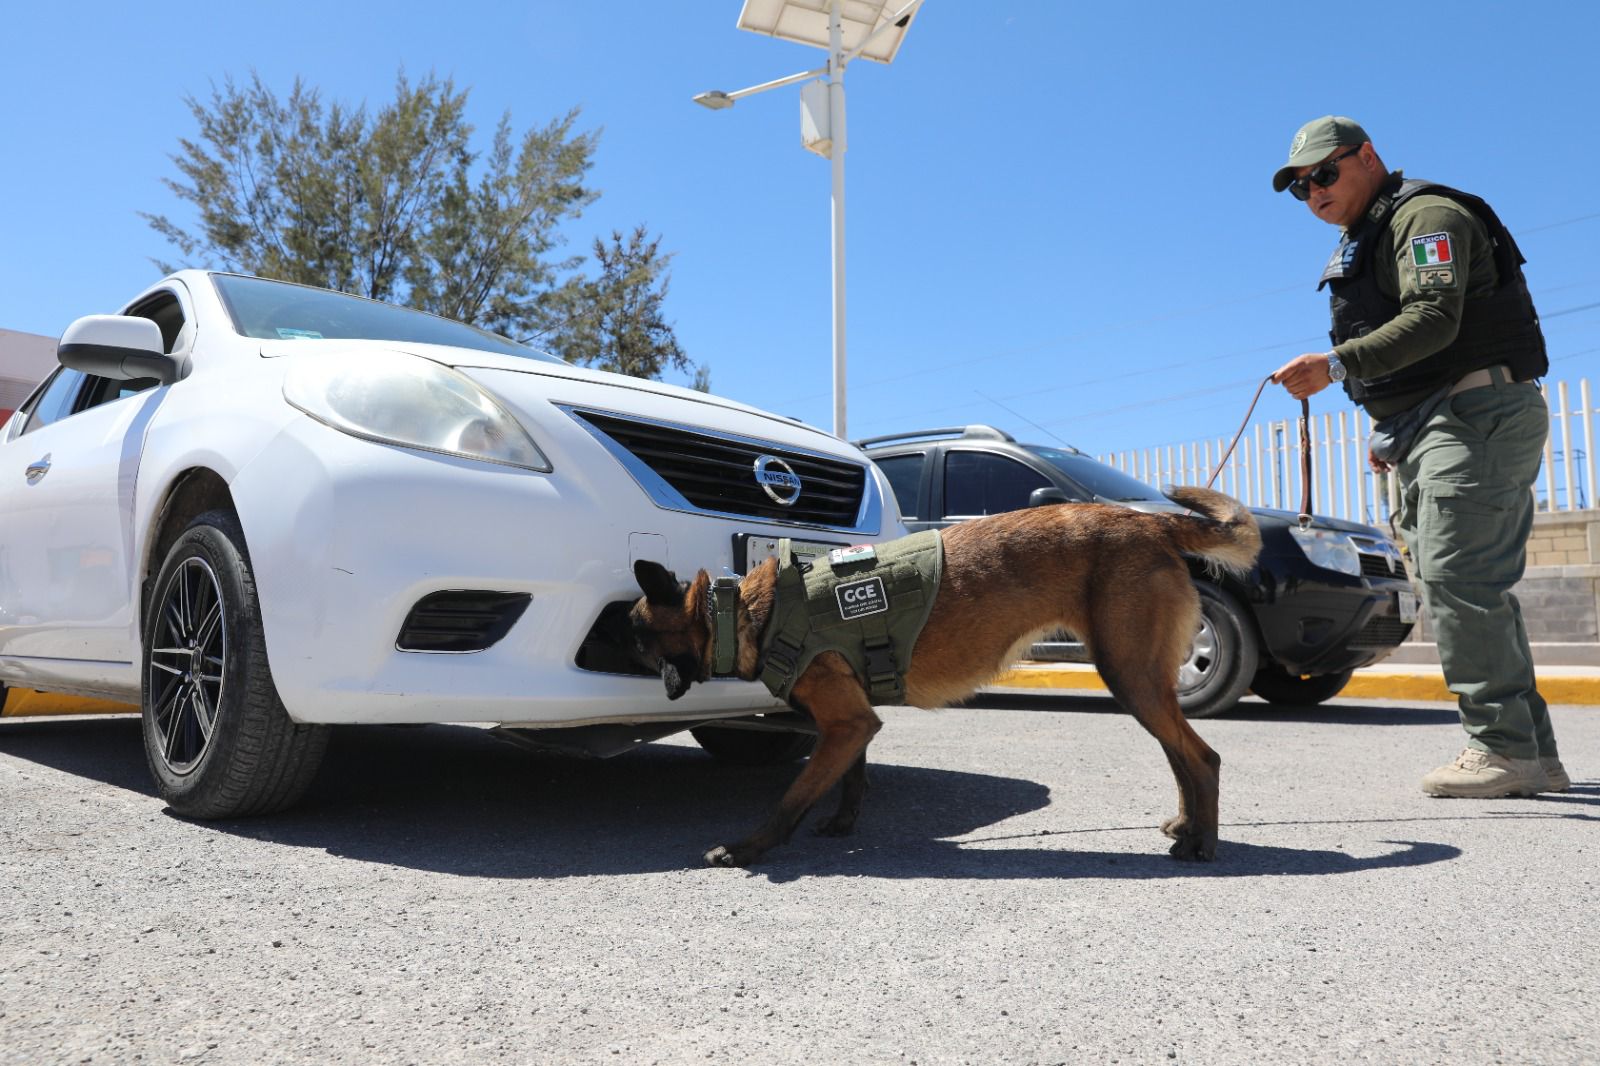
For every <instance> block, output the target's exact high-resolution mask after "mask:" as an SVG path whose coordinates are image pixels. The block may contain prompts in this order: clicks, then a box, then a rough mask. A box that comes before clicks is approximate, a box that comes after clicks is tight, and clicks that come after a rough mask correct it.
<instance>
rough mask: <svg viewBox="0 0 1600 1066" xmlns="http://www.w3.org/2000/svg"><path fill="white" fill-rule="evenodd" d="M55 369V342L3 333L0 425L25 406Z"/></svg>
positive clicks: (34, 335)
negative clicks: (31, 394) (39, 385)
mask: <svg viewBox="0 0 1600 1066" xmlns="http://www.w3.org/2000/svg"><path fill="white" fill-rule="evenodd" d="M55 365H56V339H55V338H54V337H41V336H39V335H38V334H37V333H18V332H17V331H16V330H14V329H0V422H4V421H5V420H6V419H8V418H10V417H11V412H12V411H14V410H16V409H17V408H18V407H20V406H21V405H22V401H23V400H26V399H27V398H28V394H29V393H30V392H32V391H33V387H34V386H35V385H37V384H39V382H41V381H43V380H44V379H45V375H47V374H49V373H50V371H51V370H53V369H54V368H55Z"/></svg>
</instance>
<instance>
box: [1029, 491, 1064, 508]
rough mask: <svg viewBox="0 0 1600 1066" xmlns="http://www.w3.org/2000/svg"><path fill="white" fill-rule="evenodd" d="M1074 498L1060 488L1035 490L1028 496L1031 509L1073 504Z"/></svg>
mask: <svg viewBox="0 0 1600 1066" xmlns="http://www.w3.org/2000/svg"><path fill="white" fill-rule="evenodd" d="M1071 502H1072V497H1070V496H1068V495H1067V494H1066V493H1064V492H1062V491H1061V490H1060V489H1058V488H1043V489H1034V490H1033V491H1032V492H1030V493H1029V494H1028V506H1029V507H1048V506H1050V505H1051V504H1052V503H1071Z"/></svg>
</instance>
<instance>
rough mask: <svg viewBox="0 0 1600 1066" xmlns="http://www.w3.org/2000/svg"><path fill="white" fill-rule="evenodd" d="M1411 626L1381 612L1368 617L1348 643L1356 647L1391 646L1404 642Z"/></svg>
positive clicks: (1409, 633)
mask: <svg viewBox="0 0 1600 1066" xmlns="http://www.w3.org/2000/svg"><path fill="white" fill-rule="evenodd" d="M1411 626H1412V623H1410V622H1402V621H1400V619H1399V618H1397V617H1396V616H1394V615H1392V614H1381V615H1378V616H1377V617H1376V618H1371V619H1368V621H1367V624H1366V625H1364V626H1362V627H1361V632H1359V633H1357V634H1356V635H1355V636H1353V637H1351V638H1350V644H1351V646H1352V647H1356V648H1392V647H1394V646H1396V645H1398V644H1402V643H1404V642H1405V639H1406V638H1407V637H1408V636H1410V635H1411Z"/></svg>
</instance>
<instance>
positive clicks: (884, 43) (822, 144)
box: [694, 0, 923, 440]
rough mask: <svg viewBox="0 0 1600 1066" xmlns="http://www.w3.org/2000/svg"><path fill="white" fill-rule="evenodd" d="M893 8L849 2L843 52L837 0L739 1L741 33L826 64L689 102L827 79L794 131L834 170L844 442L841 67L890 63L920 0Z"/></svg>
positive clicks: (836, 331)
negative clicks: (851, 41) (814, 55)
mask: <svg viewBox="0 0 1600 1066" xmlns="http://www.w3.org/2000/svg"><path fill="white" fill-rule="evenodd" d="M897 2H898V3H899V7H898V8H897V9H896V10H894V11H893V12H892V13H891V12H890V11H889V10H888V8H889V5H890V3H891V0H856V2H855V3H854V4H853V6H852V8H851V15H850V32H851V33H852V35H853V36H854V38H855V39H856V40H857V43H856V45H855V47H853V48H851V49H850V50H849V51H846V50H845V47H844V37H845V17H844V11H843V8H844V2H843V0H745V4H744V10H743V12H741V14H740V16H739V28H740V29H743V30H750V31H752V32H756V33H763V34H766V35H768V36H772V37H779V38H783V39H785V40H790V41H796V42H798V43H800V44H807V45H811V46H813V47H820V48H826V49H827V50H828V65H827V66H825V67H819V68H818V69H816V70H808V71H803V72H801V73H799V74H791V75H789V76H788V77H786V78H778V79H776V80H774V81H769V82H763V83H762V84H760V85H752V86H750V87H749V88H748V89H739V90H737V91H736V92H731V93H729V92H722V91H721V90H719V89H712V90H710V91H708V92H703V93H698V94H696V95H695V97H694V102H695V103H697V104H699V105H700V106H702V107H706V108H709V109H711V110H712V111H721V110H723V109H725V108H729V107H732V106H733V105H734V103H735V102H736V101H738V100H740V99H741V98H743V97H746V96H751V95H753V94H755V93H759V92H766V91H767V90H768V89H776V88H778V87H779V86H783V85H793V84H794V83H795V82H797V81H806V80H808V79H811V78H815V77H819V76H821V75H824V74H826V75H827V81H826V82H812V83H811V84H810V85H807V86H806V87H805V88H804V89H802V91H801V94H800V98H801V112H802V121H801V132H802V138H803V141H804V144H805V147H806V148H808V149H810V150H812V151H814V152H817V153H818V154H825V155H827V157H828V161H829V163H830V164H832V170H833V204H832V207H833V433H834V436H836V437H838V438H840V439H841V440H845V439H848V437H847V433H848V430H847V429H846V423H845V393H846V388H845V380H846V362H847V360H846V353H845V285H844V152H845V132H844V123H845V118H844V68H845V66H846V65H848V64H849V63H850V61H851V60H853V59H855V58H856V57H857V56H864V57H865V58H868V59H871V60H873V61H874V62H877V63H885V64H887V63H890V62H892V61H893V60H894V57H895V54H896V53H897V52H899V50H900V42H901V41H902V40H903V39H904V37H905V33H906V28H907V27H908V26H910V25H911V20H912V18H913V17H914V16H915V15H916V12H917V9H918V8H920V7H921V6H922V3H923V0H897ZM824 6H825V7H826V13H827V33H826V35H825V36H824V35H823V33H822V32H821V24H820V23H821V18H820V17H821V16H822V14H823V9H824ZM824 86H826V91H827V97H828V99H827V104H826V108H824V106H823V102H822V101H821V100H820V99H815V98H813V92H812V90H813V89H816V90H821V89H822V88H823V87H824ZM824 115H825V116H826V117H824ZM824 122H825V123H826V125H827V127H828V128H827V130H825V131H824V130H821V129H820V128H819V127H820V126H821V125H822V124H823V123H824ZM814 127H816V128H814ZM808 131H809V132H808Z"/></svg>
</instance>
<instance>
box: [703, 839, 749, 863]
mask: <svg viewBox="0 0 1600 1066" xmlns="http://www.w3.org/2000/svg"><path fill="white" fill-rule="evenodd" d="M759 857H760V852H757V851H754V850H752V849H750V848H741V847H739V846H738V845H737V844H735V845H731V846H730V845H728V844H718V845H717V846H716V847H714V848H712V849H711V850H710V851H708V852H706V854H705V860H706V865H707V866H732V867H740V866H749V865H750V864H751V863H753V862H755V861H756V859H758V858H759Z"/></svg>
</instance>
